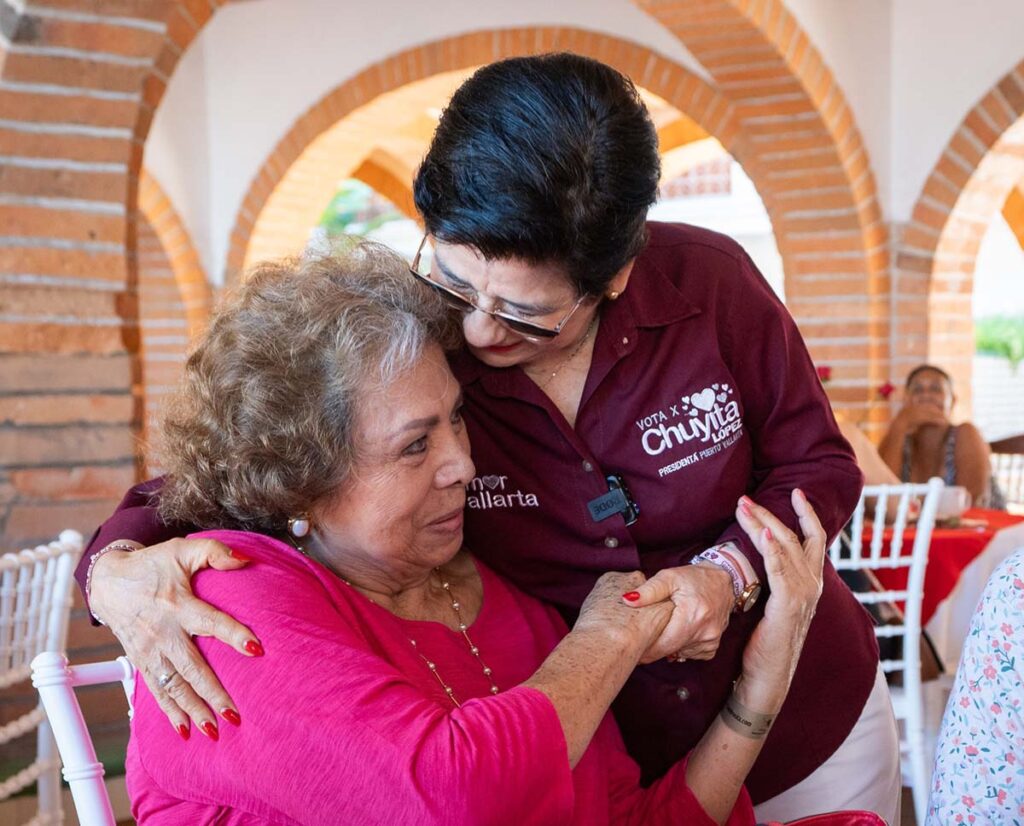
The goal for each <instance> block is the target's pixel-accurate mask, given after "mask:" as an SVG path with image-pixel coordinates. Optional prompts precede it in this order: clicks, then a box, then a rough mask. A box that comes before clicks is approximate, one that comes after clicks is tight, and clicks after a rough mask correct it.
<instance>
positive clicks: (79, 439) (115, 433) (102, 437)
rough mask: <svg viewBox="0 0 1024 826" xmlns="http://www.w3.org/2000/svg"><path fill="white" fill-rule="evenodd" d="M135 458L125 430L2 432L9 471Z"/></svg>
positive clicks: (0, 451)
mask: <svg viewBox="0 0 1024 826" xmlns="http://www.w3.org/2000/svg"><path fill="white" fill-rule="evenodd" d="M134 455H135V446H134V442H133V441H132V433H131V428H129V427H125V426H117V425H109V426H108V425H93V426H83V425H68V426H63V427H18V428H12V427H4V428H0V457H2V458H0V463H2V464H3V465H7V466H9V467H32V466H38V465H70V464H76V463H88V462H116V461H130V460H131V459H132V458H133V457H134Z"/></svg>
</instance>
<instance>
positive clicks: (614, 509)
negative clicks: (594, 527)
mask: <svg viewBox="0 0 1024 826" xmlns="http://www.w3.org/2000/svg"><path fill="white" fill-rule="evenodd" d="M605 481H607V482H608V493H603V494H601V495H600V496H598V497H597V498H596V499H591V500H590V501H589V502H587V510H589V511H590V518H591V519H593V520H594V521H595V522H603V521H604V520H605V519H609V518H610V517H612V516H615V515H616V514H618V513H621V514H622V518H623V520H625V523H626V525H632V524H633V523H634V522H636V520H637V517H638V516H640V506H639V505H638V504H637V503H636V502H635V501H634V500H633V496H632V494H630V492H629V488H628V487H627V486H626V480H625V479H623V478H622V477H621V476H620V475H619V474H617V473H613V474H610V475H608V476H605Z"/></svg>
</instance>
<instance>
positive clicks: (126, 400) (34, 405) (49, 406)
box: [0, 395, 135, 426]
mask: <svg viewBox="0 0 1024 826" xmlns="http://www.w3.org/2000/svg"><path fill="white" fill-rule="evenodd" d="M134 405H135V403H134V400H133V399H132V398H131V396H128V395H117V396H113V395H111V396H106V395H102V396H101V395H87V396H86V395H82V396H65V395H61V396H53V395H40V396H0V426H2V425H47V424H65V423H73V422H75V423H81V424H130V423H131V421H132V419H133V416H134Z"/></svg>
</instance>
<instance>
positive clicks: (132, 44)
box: [29, 12, 163, 57]
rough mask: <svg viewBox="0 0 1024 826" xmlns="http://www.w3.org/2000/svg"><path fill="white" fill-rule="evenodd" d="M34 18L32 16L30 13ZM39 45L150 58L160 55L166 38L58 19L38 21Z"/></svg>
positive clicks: (46, 18)
mask: <svg viewBox="0 0 1024 826" xmlns="http://www.w3.org/2000/svg"><path fill="white" fill-rule="evenodd" d="M29 15H30V17H32V15H31V12H30V13H29ZM33 21H34V24H35V27H36V28H37V31H38V33H39V38H38V42H40V43H45V44H46V45H47V46H62V47H67V48H72V49H79V50H83V51H89V52H102V53H105V54H116V55H122V56H124V57H149V56H151V55H152V54H154V53H155V52H156V50H157V49H158V48H159V46H160V43H161V42H162V40H163V36H162V35H161V34H160V33H159V32H154V31H149V30H147V29H140V28H135V27H128V26H118V25H111V24H105V23H91V22H81V21H77V20H66V19H61V18H57V17H34V18H33Z"/></svg>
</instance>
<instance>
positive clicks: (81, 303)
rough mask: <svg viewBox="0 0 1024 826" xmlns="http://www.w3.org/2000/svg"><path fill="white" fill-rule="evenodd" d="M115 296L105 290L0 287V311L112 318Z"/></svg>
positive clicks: (20, 286) (115, 294)
mask: <svg viewBox="0 0 1024 826" xmlns="http://www.w3.org/2000/svg"><path fill="white" fill-rule="evenodd" d="M116 296H117V293H113V292H110V291H107V290H103V291H100V290H88V289H74V288H71V287H37V286H31V285H24V286H22V285H0V312H3V313H8V314H13V315H20V316H40V317H43V316H55V315H60V316H78V317H81V318H104V317H109V316H116V315H117V312H116Z"/></svg>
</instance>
